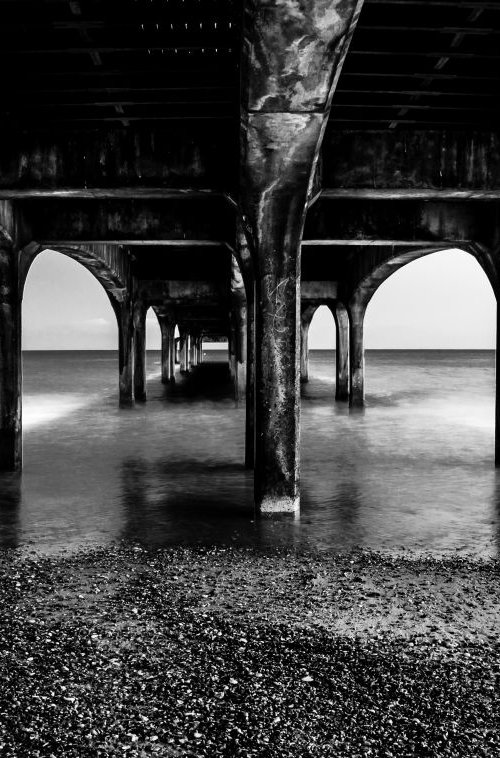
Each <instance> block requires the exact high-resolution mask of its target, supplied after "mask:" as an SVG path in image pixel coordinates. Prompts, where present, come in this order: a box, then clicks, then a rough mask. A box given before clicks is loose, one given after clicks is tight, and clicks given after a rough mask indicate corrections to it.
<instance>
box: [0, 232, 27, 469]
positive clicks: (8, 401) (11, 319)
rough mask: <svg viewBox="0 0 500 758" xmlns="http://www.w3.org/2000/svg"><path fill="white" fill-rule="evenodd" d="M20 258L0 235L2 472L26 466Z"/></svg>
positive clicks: (0, 425)
mask: <svg viewBox="0 0 500 758" xmlns="http://www.w3.org/2000/svg"><path fill="white" fill-rule="evenodd" d="M18 272H19V258H18V252H17V250H16V249H15V248H14V246H13V245H11V244H9V243H8V242H7V241H6V240H3V239H2V237H1V236H0V471H16V470H19V469H20V468H21V466H22V417H21V401H22V368H21V295H20V290H19V273H18Z"/></svg>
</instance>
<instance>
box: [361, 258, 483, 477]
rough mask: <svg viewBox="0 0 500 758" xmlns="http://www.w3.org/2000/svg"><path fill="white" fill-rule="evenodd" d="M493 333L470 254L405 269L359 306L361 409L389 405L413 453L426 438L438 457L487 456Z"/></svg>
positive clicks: (478, 272) (424, 260) (478, 268)
mask: <svg viewBox="0 0 500 758" xmlns="http://www.w3.org/2000/svg"><path fill="white" fill-rule="evenodd" d="M495 332H496V298H495V294H494V292H493V289H492V286H491V284H490V282H489V280H488V277H487V276H486V274H485V272H484V270H483V269H482V267H481V265H480V264H479V263H478V261H477V260H475V258H473V257H472V256H471V255H470V254H468V253H466V252H464V251H463V250H458V249H451V250H444V251H439V252H435V253H432V254H430V255H428V256H425V257H424V258H420V259H418V260H415V261H412V262H411V263H408V264H406V265H405V266H404V267H402V268H400V269H399V270H398V271H396V272H395V273H394V274H392V275H391V276H390V277H388V278H387V279H386V280H385V281H384V282H383V283H382V284H381V285H380V286H379V287H378V289H377V290H376V292H375V293H374V295H373V297H372V299H371V301H370V303H369V304H368V307H367V309H366V313H365V327H364V334H365V347H366V365H367V384H366V392H367V403H368V405H370V406H374V407H380V405H385V406H387V407H389V408H390V407H392V408H394V411H395V415H394V419H395V420H397V419H398V418H399V417H401V421H403V419H404V425H405V426H406V429H410V428H414V429H415V427H416V425H418V426H419V430H418V431H417V429H415V434H414V435H410V436H408V437H407V435H406V434H405V435H404V437H405V444H407V445H410V446H411V448H412V449H414V450H416V451H418V450H421V449H424V448H427V446H428V445H429V444H431V440H434V444H435V445H436V448H439V449H440V451H441V452H443V451H447V453H450V452H452V451H457V450H458V449H460V448H462V449H463V452H464V456H465V449H466V448H467V447H468V446H471V450H470V451H469V453H468V455H473V456H474V457H475V456H476V455H477V456H482V455H488V454H489V455H490V456H492V455H493V450H494V443H493V437H494V424H495V412H494V403H495V339H496V337H495ZM426 424H427V425H428V429H427V432H426V433H425V434H424V428H425V425H426ZM400 431H401V433H402V434H403V429H401V430H400ZM474 440H475V443H474ZM464 462H465V458H464Z"/></svg>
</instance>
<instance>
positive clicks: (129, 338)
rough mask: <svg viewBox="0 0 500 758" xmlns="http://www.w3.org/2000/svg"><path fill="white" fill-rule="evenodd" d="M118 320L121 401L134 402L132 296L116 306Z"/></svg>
mask: <svg viewBox="0 0 500 758" xmlns="http://www.w3.org/2000/svg"><path fill="white" fill-rule="evenodd" d="M115 311H116V316H117V320H118V348H119V350H118V355H119V358H118V365H119V402H120V407H121V408H126V407H128V406H131V405H133V404H134V311H133V306H132V302H131V300H130V298H126V299H125V300H124V301H123V302H120V303H117V304H116V306H115Z"/></svg>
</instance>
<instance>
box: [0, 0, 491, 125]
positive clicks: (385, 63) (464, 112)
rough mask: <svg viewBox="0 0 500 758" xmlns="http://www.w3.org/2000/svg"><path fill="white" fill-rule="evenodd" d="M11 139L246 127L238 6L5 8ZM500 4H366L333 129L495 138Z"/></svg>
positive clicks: (225, 0) (29, 1) (460, 0)
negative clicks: (437, 131) (150, 128)
mask: <svg viewBox="0 0 500 758" xmlns="http://www.w3.org/2000/svg"><path fill="white" fill-rule="evenodd" d="M0 13H1V25H0V30H1V31H0V38H1V46H0V58H1V59H2V69H3V72H4V76H3V97H2V104H1V112H0V118H1V123H2V125H3V128H4V129H5V128H9V127H10V128H12V129H15V130H37V131H39V130H44V129H47V130H54V129H58V130H60V129H62V130H67V129H68V130H70V129H71V130H74V129H78V130H82V129H85V130H88V129H94V128H99V127H109V126H110V125H111V126H112V125H115V126H118V127H120V126H122V125H123V126H124V127H126V128H128V127H133V126H134V125H145V126H147V125H151V124H152V123H154V124H155V125H156V126H158V124H159V122H162V121H169V122H182V123H183V124H186V126H188V123H187V122H189V128H192V126H193V125H194V124H196V128H198V129H202V130H207V129H216V130H220V129H227V130H228V131H231V130H233V129H234V128H235V126H236V123H237V120H238V113H239V71H238V69H239V59H240V29H241V22H240V16H241V3H240V2H238V1H237V0H0ZM499 18H500V3H499V2H497V1H496V0H489V1H486V0H468V1H464V0H365V3H364V7H363V10H362V13H361V17H360V20H359V23H358V26H357V29H356V32H355V34H354V38H353V40H352V43H351V46H350V50H349V53H348V55H347V59H346V61H345V64H344V68H343V71H342V74H341V77H340V80H339V83H338V87H337V90H336V94H335V98H334V102H333V109H332V113H331V117H330V128H332V129H353V128H355V129H357V128H362V129H371V128H372V129H398V128H406V129H408V128H429V127H431V128H432V127H433V126H435V127H438V128H442V127H444V128H446V127H447V126H450V125H452V126H454V127H458V128H478V127H481V128H492V127H494V126H495V125H498V122H499V106H498V91H499V84H500V67H499V65H498V64H499V59H500V49H499V45H498V43H499V40H500V29H499V24H498V21H499Z"/></svg>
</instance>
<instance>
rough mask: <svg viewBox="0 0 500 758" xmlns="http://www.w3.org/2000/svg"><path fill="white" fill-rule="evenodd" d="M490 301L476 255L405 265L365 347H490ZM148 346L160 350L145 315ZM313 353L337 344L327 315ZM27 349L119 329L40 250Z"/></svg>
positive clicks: (27, 298) (75, 277)
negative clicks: (475, 258) (474, 256)
mask: <svg viewBox="0 0 500 758" xmlns="http://www.w3.org/2000/svg"><path fill="white" fill-rule="evenodd" d="M495 326H496V303H495V297H494V295H493V291H492V289H491V286H490V284H489V282H488V280H487V278H486V275H485V274H484V272H483V271H482V269H481V268H480V266H479V264H478V263H477V261H476V260H474V258H473V257H472V256H471V255H469V254H468V253H464V252H463V251H461V250H446V251H441V252H439V253H434V254H432V255H429V256H426V257H425V258H421V259H420V260H417V261H414V262H412V263H409V264H408V265H406V266H404V267H403V268H402V269H400V270H399V271H397V272H396V273H395V274H393V275H392V276H391V277H389V279H388V280H386V281H385V282H384V283H383V284H382V286H381V287H380V288H379V289H378V290H377V292H376V293H375V295H374V296H373V298H372V300H371V302H370V304H369V305H368V309H367V312H366V316H365V346H366V348H368V349H391V348H392V349H405V348H406V349H485V350H487V349H494V347H495ZM146 341H147V346H148V348H149V349H151V350H158V349H159V348H160V330H159V326H158V322H157V320H156V317H155V316H154V314H153V312H152V311H151V310H150V311H149V312H148V320H147V332H146ZM309 346H310V348H311V349H327V348H334V347H335V327H334V323H333V317H332V316H331V314H330V312H329V311H328V309H327V308H324V307H323V308H320V309H318V311H317V312H316V314H315V316H314V318H313V321H312V324H311V328H310V332H309ZM23 348H24V349H25V350H116V349H117V326H116V318H115V315H114V313H113V310H112V309H111V305H110V303H109V300H108V297H107V295H106V293H105V292H104V290H103V289H102V287H101V285H100V284H99V283H98V282H97V281H96V279H95V278H94V277H93V276H92V274H90V273H89V272H88V271H87V270H86V269H85V268H83V266H81V265H80V264H79V263H76V262H75V261H73V260H71V258H68V257H67V256H65V255H62V254H61V253H57V252H54V251H45V252H43V253H41V254H40V255H39V256H38V257H37V258H36V259H35V261H34V263H33V266H32V268H31V270H30V272H29V274H28V279H27V281H26V287H25V291H24V300H23Z"/></svg>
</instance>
